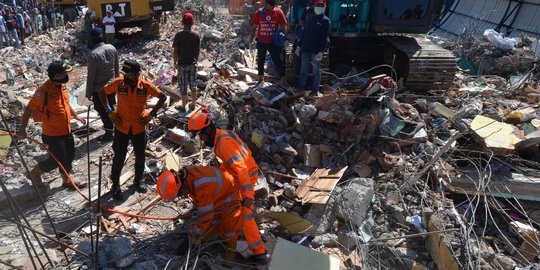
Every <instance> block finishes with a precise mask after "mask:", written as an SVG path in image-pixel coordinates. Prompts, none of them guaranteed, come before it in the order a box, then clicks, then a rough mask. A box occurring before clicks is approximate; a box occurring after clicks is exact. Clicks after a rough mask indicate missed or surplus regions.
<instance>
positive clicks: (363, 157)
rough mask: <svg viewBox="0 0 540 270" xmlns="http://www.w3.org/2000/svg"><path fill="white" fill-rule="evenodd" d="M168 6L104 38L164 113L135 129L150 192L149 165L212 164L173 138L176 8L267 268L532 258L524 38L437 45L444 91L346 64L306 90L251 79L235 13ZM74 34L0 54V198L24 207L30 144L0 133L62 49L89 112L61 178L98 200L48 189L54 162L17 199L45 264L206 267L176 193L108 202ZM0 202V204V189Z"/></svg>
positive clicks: (505, 264)
mask: <svg viewBox="0 0 540 270" xmlns="http://www.w3.org/2000/svg"><path fill="white" fill-rule="evenodd" d="M177 9H178V10H177V12H174V14H170V15H169V19H168V22H167V23H166V24H163V27H165V29H163V31H161V32H162V33H164V35H163V36H162V37H161V38H160V39H158V40H151V41H145V42H139V40H138V39H137V33H136V32H133V33H131V31H134V30H128V33H127V34H126V33H124V34H126V35H128V34H130V35H132V37H130V36H129V35H128V37H126V38H124V39H120V40H119V42H120V43H121V44H119V46H118V47H119V52H120V53H121V58H122V59H127V58H135V59H137V60H138V61H139V62H140V63H141V64H142V66H143V68H144V69H145V76H147V77H148V78H149V79H150V80H152V81H154V82H156V84H157V85H159V87H160V88H161V89H162V90H163V91H164V92H166V93H167V95H168V96H170V99H169V101H168V107H167V108H166V109H165V110H164V112H160V114H159V115H158V116H157V117H156V118H155V119H154V122H152V123H151V124H150V130H149V135H148V142H149V143H148V147H147V149H146V153H147V159H146V164H145V167H146V170H145V177H146V183H147V184H148V185H149V186H151V187H153V186H155V181H156V179H155V178H156V176H157V175H158V174H159V172H160V171H162V170H164V169H178V168H179V167H181V166H185V165H191V164H204V165H207V164H216V163H215V162H216V161H215V157H214V156H213V155H212V154H211V151H209V150H208V149H204V148H203V147H202V146H201V142H200V141H198V140H197V139H195V138H193V136H191V135H190V134H189V132H187V131H186V129H185V122H186V119H187V117H189V116H190V114H189V113H188V114H186V113H180V112H179V111H178V110H177V109H176V108H175V107H176V106H177V105H178V104H179V100H180V96H179V95H178V93H177V92H176V90H175V87H176V86H175V83H174V80H175V78H174V77H175V74H174V72H172V65H171V64H170V59H171V58H172V57H171V53H172V51H171V49H170V45H171V43H172V37H173V35H174V34H175V32H176V31H177V29H180V27H181V26H180V20H179V17H178V16H179V14H181V11H184V10H188V9H189V10H190V11H192V12H194V13H195V14H197V16H196V17H197V18H198V20H200V21H201V23H200V24H197V25H196V27H197V31H200V32H201V33H202V37H203V40H202V49H203V51H202V53H201V55H202V58H201V59H200V61H199V65H198V69H199V71H198V73H197V85H198V88H199V89H200V90H201V97H200V98H199V100H198V106H199V107H200V106H205V107H206V108H207V109H208V110H209V111H210V112H211V114H212V115H213V120H214V121H215V123H216V125H217V126H219V127H222V128H227V129H232V130H235V131H236V132H237V133H238V134H239V135H240V136H241V137H242V139H243V140H244V141H245V142H246V143H247V144H248V145H249V147H250V149H251V150H252V152H253V154H254V157H255V159H256V160H257V162H258V164H259V168H260V170H261V172H262V173H261V175H260V178H259V181H258V183H257V185H256V188H255V191H256V199H257V202H256V205H257V221H258V224H259V225H260V226H259V228H260V229H261V232H262V234H263V235H264V239H265V240H266V245H267V248H268V250H269V256H270V263H269V266H268V269H369V268H378V269H478V268H481V269H539V264H538V263H539V260H540V258H539V254H540V240H539V239H540V233H539V230H540V226H539V224H540V204H539V203H538V202H539V201H540V195H539V194H540V193H539V192H540V163H539V162H540V152H539V151H538V147H539V145H540V120H539V117H538V116H540V109H539V107H538V105H537V104H538V102H539V101H540V83H539V81H540V73H539V71H538V70H537V68H535V65H538V64H539V62H538V57H537V56H535V55H534V53H532V52H531V51H530V49H529V48H528V47H527V46H526V45H523V44H525V42H524V39H525V38H522V39H521V41H518V42H517V44H516V45H512V48H507V47H506V46H503V48H501V46H494V44H493V43H494V42H499V41H498V39H499V36H497V35H495V33H494V32H492V31H490V32H489V33H488V34H489V35H488V37H484V36H478V37H474V36H466V35H464V36H463V37H461V38H459V39H457V40H456V41H452V42H451V41H447V42H446V45H445V46H447V47H449V48H452V49H453V51H454V52H456V54H457V55H458V56H459V57H460V60H458V62H459V63H460V67H461V68H462V70H461V71H460V72H459V73H458V74H456V77H455V80H454V87H452V88H450V89H448V90H447V91H445V92H443V93H441V92H437V93H417V92H412V91H409V90H403V89H402V88H401V86H402V83H403V82H402V81H396V80H394V79H393V78H392V77H391V76H389V74H381V73H380V71H377V72H376V73H372V74H364V76H356V77H351V76H352V75H354V74H358V71H357V70H349V71H348V74H349V75H348V77H350V79H347V80H341V81H340V80H338V81H336V82H334V83H332V84H331V85H324V86H323V89H324V90H325V91H324V92H323V93H322V94H320V95H318V96H308V97H304V96H303V95H300V94H297V93H296V92H295V91H294V89H291V88H284V87H281V86H278V85H276V84H273V83H272V81H274V80H275V79H276V78H275V76H274V75H273V73H272V70H271V68H270V69H269V70H267V73H266V74H265V77H266V78H267V80H266V82H265V83H264V84H262V85H255V79H254V78H256V75H257V71H256V70H254V69H253V68H254V61H253V60H254V51H251V50H249V49H248V46H246V44H245V40H246V36H247V35H249V31H248V30H249V29H247V30H246V28H247V27H246V21H247V20H246V18H245V17H244V16H236V17H234V18H235V19H234V20H233V19H232V17H230V16H229V15H226V14H223V12H221V11H219V10H218V9H217V8H216V7H215V6H214V5H213V4H212V3H209V2H208V1H201V2H196V3H195V2H193V3H192V4H182V5H180V6H178V7H177ZM229 22H230V23H229ZM497 34H498V33H497ZM78 35H79V31H78V29H77V28H74V27H67V28H65V29H60V28H59V29H57V30H54V31H52V32H51V33H50V34H49V35H42V36H37V37H30V38H28V39H26V42H27V45H25V46H24V47H23V49H21V50H13V49H11V48H6V49H0V55H2V59H8V60H6V61H3V62H2V63H0V84H2V86H3V87H0V100H1V101H2V113H3V114H4V116H5V118H6V123H7V126H6V125H5V124H4V123H3V124H2V125H1V129H2V130H1V131H0V158H1V160H0V173H1V175H2V180H1V181H2V182H3V183H4V184H5V185H6V187H7V188H8V189H9V190H10V194H11V195H12V196H13V197H15V200H16V201H18V202H20V203H23V202H26V203H30V204H32V202H36V201H38V200H39V198H40V196H39V194H38V193H37V192H35V190H34V189H33V186H31V185H30V182H29V180H28V179H27V178H26V177H25V166H26V165H22V164H21V162H20V160H21V158H24V160H25V161H26V162H27V163H29V164H35V163H36V161H37V160H39V158H40V156H41V155H42V154H44V153H45V152H44V150H43V149H41V148H40V147H39V146H38V145H36V144H34V143H32V142H31V141H28V140H16V141H13V142H12V141H11V138H10V137H9V136H6V135H8V134H7V133H6V132H5V131H6V130H8V129H9V130H10V131H14V130H16V128H17V123H18V118H19V117H20V114H21V111H22V108H24V106H25V104H26V103H27V102H28V100H29V98H30V97H31V95H32V93H33V91H34V89H35V87H36V86H37V85H38V84H39V83H40V82H42V81H44V78H45V73H44V72H43V71H44V70H43V69H44V66H45V65H46V64H47V63H48V62H49V61H51V60H52V59H56V58H58V57H62V58H63V59H69V60H70V61H71V62H73V63H75V70H74V72H73V75H70V78H71V80H70V84H71V85H72V86H70V87H71V89H70V93H71V94H72V95H73V100H72V106H73V107H74V109H75V110H76V111H77V113H78V114H79V115H81V116H84V117H85V118H86V117H88V118H89V119H90V123H89V134H87V133H86V127H85V126H79V125H78V124H76V123H75V122H73V123H72V124H73V127H74V130H75V134H76V146H77V148H78V150H77V154H76V156H77V157H76V161H75V165H76V166H74V167H76V169H75V171H74V172H73V177H78V178H86V177H88V178H89V180H90V182H91V183H93V184H92V186H91V187H90V188H89V189H85V190H83V194H87V193H88V197H89V201H90V202H93V203H96V202H98V201H99V202H100V203H102V204H103V205H104V208H107V209H108V210H107V211H102V213H101V214H100V215H96V214H95V213H94V210H90V211H91V212H92V215H91V217H90V219H91V220H93V222H92V225H91V226H90V224H89V218H88V216H89V215H88V201H87V200H84V199H83V198H82V196H80V194H77V193H76V192H73V191H68V190H63V189H61V188H60V186H59V185H60V183H58V182H59V181H55V179H57V178H58V174H57V173H56V172H54V173H51V174H49V175H48V176H47V178H46V179H45V180H46V182H50V189H51V190H50V191H49V193H47V196H46V197H44V198H43V199H44V200H45V203H44V204H43V206H39V207H38V206H36V205H30V206H27V205H24V207H25V209H26V210H27V211H28V214H27V216H28V217H29V219H30V220H31V221H30V223H32V224H33V225H34V226H32V227H33V228H35V229H36V230H40V231H45V233H46V235H49V236H50V237H52V238H53V239H59V240H60V242H61V244H60V243H56V242H51V243H54V247H52V248H53V249H48V250H50V251H52V253H55V256H56V259H55V260H54V261H55V262H58V264H59V265H62V266H65V268H67V269H86V268H90V267H94V266H95V265H93V263H95V262H96V261H95V259H92V258H90V257H89V256H85V255H96V254H97V255H98V266H99V267H102V268H104V269H106V268H107V267H108V268H126V269H163V268H165V267H167V269H179V268H181V267H182V266H184V265H187V264H190V263H191V265H195V264H197V263H199V264H198V265H197V267H201V268H200V269H219V265H220V263H222V262H223V259H222V258H223V256H222V254H221V253H211V254H212V256H209V255H208V253H206V252H200V253H199V254H197V255H191V256H192V257H187V256H185V257H182V256H178V252H179V251H180V250H182V249H183V248H185V246H189V243H188V239H187V236H186V235H187V231H188V229H187V228H188V227H189V226H190V220H189V219H187V218H186V219H181V218H180V217H182V216H185V215H187V214H188V213H189V212H190V210H191V209H192V204H191V203H190V201H189V200H183V201H180V202H178V205H177V206H175V205H173V204H170V203H168V202H164V201H162V200H160V199H159V197H158V196H157V195H156V194H155V189H154V188H150V192H149V193H147V194H146V195H141V194H138V193H137V194H133V195H131V196H130V197H129V199H128V200H126V201H125V202H122V203H115V202H114V201H112V200H110V198H109V196H108V195H107V191H108V190H109V189H110V183H108V182H109V181H108V180H109V179H108V175H109V172H110V164H111V162H112V155H113V154H112V150H111V144H110V143H100V142H97V140H95V138H97V137H98V136H99V134H100V133H101V129H102V127H101V122H100V121H99V117H98V116H97V113H96V112H95V111H94V110H93V109H91V108H90V107H88V106H87V105H86V104H87V103H85V100H84V98H81V97H80V95H78V93H82V92H84V91H82V89H84V82H85V59H84V53H85V50H86V49H85V44H82V43H80V42H79V40H81V39H79V38H78ZM133 36H134V37H133ZM493 38H495V39H493ZM500 38H502V37H500ZM38 44H39V46H38ZM499 45H500V44H499ZM503 45H506V44H503ZM152 102H154V103H155V101H150V104H152ZM70 104H71V102H70ZM40 128H41V127H40V125H39V124H35V125H31V126H30V127H29V130H28V134H29V136H30V137H32V138H37V139H39V135H38V134H40ZM87 135H88V138H87V137H86V136H87ZM8 138H9V139H8ZM16 147H18V148H20V150H21V151H22V153H23V157H21V156H19V154H18V152H17V151H16ZM87 147H88V148H87ZM87 149H90V150H91V152H90V155H89V156H86V154H87V152H86V151H87ZM128 156H130V155H128ZM100 160H101V162H102V168H103V172H102V175H101V176H100V175H98V173H97V171H98V168H99V162H100ZM126 162H128V163H132V162H133V160H132V158H131V157H128V159H127V160H126ZM131 167H132V166H126V168H131ZM87 170H89V171H90V173H88V171H87ZM133 175H134V172H133V171H124V174H123V175H122V177H121V180H120V182H121V184H122V185H124V186H126V189H129V188H128V187H127V186H128V185H129V184H131V180H130V179H131V178H132V177H133ZM99 179H101V182H98V181H99ZM126 183H129V184H126ZM98 190H99V191H98ZM99 192H101V193H99ZM29 201H30V202H29ZM0 204H1V205H2V206H6V207H5V209H7V210H5V211H9V210H10V209H8V206H9V204H8V199H7V196H6V194H4V191H3V192H2V196H1V197H0ZM36 209H37V210H36ZM45 209H48V211H47V213H45V211H44V210H45ZM48 212H50V213H48ZM125 213H130V215H125ZM9 214H11V212H10V213H9ZM4 216H8V214H7V213H2V214H1V215H0V223H1V224H2V229H0V235H1V241H0V260H1V261H5V262H8V263H10V264H13V265H16V266H23V265H30V264H29V263H30V261H29V257H28V256H27V254H28V252H29V251H27V250H24V243H23V242H22V240H21V239H24V237H23V236H21V235H20V232H19V231H17V230H16V226H15V225H13V224H12V223H10V222H9V220H7V219H5V218H4ZM47 216H50V217H51V222H50V223H49V222H48V220H47ZM30 217H31V218H30ZM51 224H52V225H51ZM96 224H99V227H98V226H96ZM53 228H54V229H55V230H58V231H51V230H52V229H53ZM98 228H99V229H98ZM98 231H99V233H98ZM98 234H99V235H98ZM96 235H98V236H99V247H98V248H96V242H97V241H96V238H93V237H95V236H96ZM127 236H129V237H127ZM33 239H34V238H33ZM40 239H41V238H40ZM44 239H45V238H44ZM243 245H247V243H245V241H239V244H238V246H237V249H238V250H239V251H241V252H239V253H241V254H242V255H246V254H245V252H246V251H245V249H246V248H242V247H244V246H243ZM35 246H38V245H37V243H36V245H35ZM66 246H67V247H66ZM204 248H208V249H211V248H213V247H212V245H211V244H208V245H204ZM214 248H215V247H214ZM73 249H75V250H73ZM201 250H202V248H201ZM64 252H68V255H64V256H62V255H61V254H62V253H64ZM215 254H218V255H215ZM39 256H45V254H43V252H42V253H41V255H39ZM51 257H52V255H51ZM68 265H69V266H68ZM83 267H86V268H83ZM204 267H206V268H204Z"/></svg>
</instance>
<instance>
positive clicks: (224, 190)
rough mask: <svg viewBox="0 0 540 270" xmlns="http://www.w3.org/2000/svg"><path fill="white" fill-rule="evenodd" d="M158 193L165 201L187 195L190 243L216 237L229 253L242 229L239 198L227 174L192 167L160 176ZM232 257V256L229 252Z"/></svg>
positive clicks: (157, 185) (208, 167) (213, 168)
mask: <svg viewBox="0 0 540 270" xmlns="http://www.w3.org/2000/svg"><path fill="white" fill-rule="evenodd" d="M156 189H157V192H158V194H159V195H160V196H161V197H162V198H164V199H166V200H174V199H175V198H176V197H177V196H179V197H181V196H187V195H189V197H190V198H191V199H192V200H193V202H194V205H195V206H196V210H197V215H196V216H195V217H196V221H197V222H194V223H193V224H192V225H191V230H190V237H192V238H191V239H192V244H199V243H200V242H201V240H208V239H210V238H211V237H212V236H219V237H220V238H221V239H222V240H223V241H225V243H226V245H227V248H228V249H229V250H228V251H229V253H228V254H229V255H230V254H231V253H230V252H232V251H234V250H236V241H237V239H238V234H239V233H240V229H241V227H242V220H241V218H242V215H241V210H240V195H239V193H238V189H237V187H236V185H235V182H234V177H232V176H231V175H230V174H229V173H227V172H224V171H220V170H219V169H218V168H216V167H210V166H192V167H184V168H182V169H180V171H178V172H176V171H174V170H171V171H166V172H164V173H162V174H161V175H160V176H159V178H158V181H157V184H156ZM232 254H234V253H232Z"/></svg>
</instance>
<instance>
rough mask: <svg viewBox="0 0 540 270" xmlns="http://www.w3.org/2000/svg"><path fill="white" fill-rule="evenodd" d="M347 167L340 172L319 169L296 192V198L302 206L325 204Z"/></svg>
mask: <svg viewBox="0 0 540 270" xmlns="http://www.w3.org/2000/svg"><path fill="white" fill-rule="evenodd" d="M345 170H347V167H344V168H341V169H339V170H331V169H326V168H325V169H317V170H315V172H314V173H313V174H312V175H311V176H310V177H309V178H307V179H306V180H304V181H302V184H301V185H300V187H298V189H297V190H296V196H297V197H298V199H299V201H300V202H302V204H306V203H312V204H325V203H326V202H327V201H328V199H329V198H330V194H331V193H332V191H334V188H335V187H336V185H337V183H338V182H339V180H340V179H341V177H342V176H343V173H345Z"/></svg>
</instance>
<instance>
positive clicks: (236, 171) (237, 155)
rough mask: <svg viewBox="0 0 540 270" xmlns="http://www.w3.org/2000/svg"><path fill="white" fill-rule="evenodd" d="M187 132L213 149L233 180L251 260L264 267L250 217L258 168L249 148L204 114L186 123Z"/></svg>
mask: <svg viewBox="0 0 540 270" xmlns="http://www.w3.org/2000/svg"><path fill="white" fill-rule="evenodd" d="M188 131H189V132H191V133H192V134H194V135H195V136H197V135H198V136H199V139H201V141H203V142H204V143H205V144H206V146H208V147H212V148H214V153H215V155H216V157H218V158H219V159H220V160H221V162H222V163H221V166H220V169H222V170H224V171H227V172H229V173H230V174H231V175H233V176H234V178H235V181H236V184H237V185H238V188H239V189H240V195H241V199H242V215H243V216H244V224H243V231H244V236H245V237H246V241H247V243H248V248H249V249H250V250H251V251H252V252H253V254H254V255H253V256H252V257H251V260H253V261H254V262H256V263H258V264H266V250H265V247H264V243H263V241H262V239H261V233H260V232H259V228H258V227H257V223H256V222H255V219H254V217H253V212H254V211H253V208H254V203H255V184H256V183H257V181H258V179H259V167H258V166H257V163H256V162H255V159H253V156H252V155H251V151H250V150H249V148H248V146H247V145H246V144H245V143H244V142H243V141H242V140H241V139H240V137H238V135H237V134H236V133H234V132H232V131H228V130H223V129H219V128H216V127H215V126H214V123H212V121H211V119H210V115H209V114H208V113H207V112H206V111H203V112H197V113H195V114H193V115H192V116H191V117H190V118H189V120H188Z"/></svg>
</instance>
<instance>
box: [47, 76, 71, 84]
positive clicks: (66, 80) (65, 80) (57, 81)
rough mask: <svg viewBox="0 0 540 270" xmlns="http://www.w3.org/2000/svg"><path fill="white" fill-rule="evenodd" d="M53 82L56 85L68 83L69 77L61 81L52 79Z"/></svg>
mask: <svg viewBox="0 0 540 270" xmlns="http://www.w3.org/2000/svg"><path fill="white" fill-rule="evenodd" d="M51 81H53V82H55V83H67V82H69V75H66V77H64V78H62V79H60V80H55V79H51Z"/></svg>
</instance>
